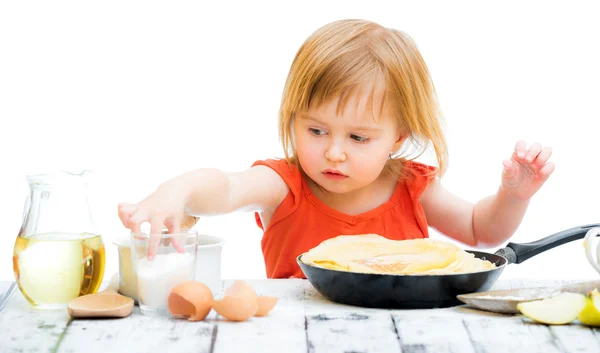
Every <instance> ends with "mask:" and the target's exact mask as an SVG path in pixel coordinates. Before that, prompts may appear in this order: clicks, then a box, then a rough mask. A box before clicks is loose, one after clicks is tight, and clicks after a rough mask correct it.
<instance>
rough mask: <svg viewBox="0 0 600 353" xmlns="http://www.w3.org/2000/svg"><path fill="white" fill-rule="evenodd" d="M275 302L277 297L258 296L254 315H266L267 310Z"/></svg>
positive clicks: (269, 309) (271, 307)
mask: <svg viewBox="0 0 600 353" xmlns="http://www.w3.org/2000/svg"><path fill="white" fill-rule="evenodd" d="M275 304H277V298H275V297H269V296H266V295H259V296H258V310H257V311H256V314H254V316H267V314H268V313H269V311H271V309H273V307H274V306H275Z"/></svg>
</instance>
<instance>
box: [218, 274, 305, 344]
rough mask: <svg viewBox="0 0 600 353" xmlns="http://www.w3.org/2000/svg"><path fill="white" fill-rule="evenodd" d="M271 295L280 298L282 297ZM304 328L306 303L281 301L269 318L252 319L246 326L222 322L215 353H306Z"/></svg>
mask: <svg viewBox="0 0 600 353" xmlns="http://www.w3.org/2000/svg"><path fill="white" fill-rule="evenodd" d="M256 288H257V289H258V286H256ZM269 294H270V295H271V294H274V295H276V296H277V294H278V293H273V292H271V293H269ZM304 328H305V320H304V306H303V304H302V302H301V301H299V300H288V299H280V300H279V301H278V302H277V304H276V305H275V307H274V308H273V310H272V311H271V312H270V313H269V315H267V316H265V317H252V318H250V319H249V320H248V321H244V322H230V321H226V320H225V319H223V318H221V319H220V321H219V324H218V330H217V334H216V343H215V347H214V348H215V349H214V352H215V353H237V352H240V353H242V352H277V353H278V352H286V353H305V352H306V351H307V348H306V332H305V329H304Z"/></svg>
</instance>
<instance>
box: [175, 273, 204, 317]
mask: <svg viewBox="0 0 600 353" xmlns="http://www.w3.org/2000/svg"><path fill="white" fill-rule="evenodd" d="M212 304H213V294H212V292H211V290H210V288H208V286H207V285H206V284H204V283H202V282H198V281H186V282H182V283H180V284H178V285H177V286H175V288H173V290H172V291H171V293H170V294H169V299H168V307H169V312H170V313H171V314H172V315H173V316H175V317H184V318H187V319H188V320H189V321H200V320H204V319H205V318H206V316H208V313H209V312H210V310H211V306H212Z"/></svg>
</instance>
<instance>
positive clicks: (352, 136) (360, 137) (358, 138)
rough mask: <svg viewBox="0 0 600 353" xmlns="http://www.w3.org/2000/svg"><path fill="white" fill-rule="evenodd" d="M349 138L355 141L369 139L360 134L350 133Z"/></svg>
mask: <svg viewBox="0 0 600 353" xmlns="http://www.w3.org/2000/svg"><path fill="white" fill-rule="evenodd" d="M350 138H351V139H353V140H354V141H356V142H367V141H369V138H368V137H362V136H358V135H354V134H353V135H350Z"/></svg>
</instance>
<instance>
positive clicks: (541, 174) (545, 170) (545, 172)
mask: <svg viewBox="0 0 600 353" xmlns="http://www.w3.org/2000/svg"><path fill="white" fill-rule="evenodd" d="M553 172H554V163H548V164H546V165H545V166H543V167H542V169H540V170H539V171H538V172H537V177H538V178H539V179H541V180H544V181H546V180H547V179H548V177H550V174H552V173H553Z"/></svg>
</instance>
